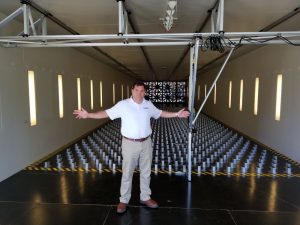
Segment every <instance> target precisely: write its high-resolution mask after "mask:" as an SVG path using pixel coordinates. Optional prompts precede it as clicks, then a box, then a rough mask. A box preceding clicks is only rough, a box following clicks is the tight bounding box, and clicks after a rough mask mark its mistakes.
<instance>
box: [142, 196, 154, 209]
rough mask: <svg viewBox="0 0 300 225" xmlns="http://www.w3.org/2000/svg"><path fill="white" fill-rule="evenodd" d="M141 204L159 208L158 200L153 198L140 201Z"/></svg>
mask: <svg viewBox="0 0 300 225" xmlns="http://www.w3.org/2000/svg"><path fill="white" fill-rule="evenodd" d="M140 202H141V204H143V205H145V206H147V207H149V208H151V209H157V208H158V204H157V202H156V201H154V200H152V199H151V198H150V199H149V200H147V201H140Z"/></svg>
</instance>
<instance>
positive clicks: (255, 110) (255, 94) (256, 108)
mask: <svg viewBox="0 0 300 225" xmlns="http://www.w3.org/2000/svg"><path fill="white" fill-rule="evenodd" d="M258 93H259V78H258V77H256V78H255V90H254V115H257V112H258Z"/></svg>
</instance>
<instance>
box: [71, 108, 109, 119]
mask: <svg viewBox="0 0 300 225" xmlns="http://www.w3.org/2000/svg"><path fill="white" fill-rule="evenodd" d="M73 114H74V115H76V119H104V118H108V115H107V113H106V112H105V111H104V110H102V111H98V112H94V113H89V112H87V111H86V110H85V109H84V108H81V110H74V112H73Z"/></svg>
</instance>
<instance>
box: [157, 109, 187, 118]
mask: <svg viewBox="0 0 300 225" xmlns="http://www.w3.org/2000/svg"><path fill="white" fill-rule="evenodd" d="M189 115H190V112H189V111H187V110H185V109H181V110H179V111H178V112H168V111H162V112H161V115H160V117H163V118H172V117H179V118H187V117H188V116H189Z"/></svg>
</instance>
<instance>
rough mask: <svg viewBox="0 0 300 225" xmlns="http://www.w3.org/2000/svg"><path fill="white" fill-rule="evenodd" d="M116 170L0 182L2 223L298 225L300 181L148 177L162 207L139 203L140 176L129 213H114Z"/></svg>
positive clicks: (23, 176) (28, 175) (39, 174)
mask: <svg viewBox="0 0 300 225" xmlns="http://www.w3.org/2000/svg"><path fill="white" fill-rule="evenodd" d="M120 178H121V176H120V174H115V175H113V174H111V173H110V174H109V173H108V174H98V173H85V172H76V173H69V172H68V173H59V172H58V173H47V172H33V171H22V172H20V173H18V174H16V175H14V176H12V177H10V178H9V179H7V180H5V181H3V182H1V183H0V224H1V225H8V224H9V225H20V224H24V225H25V224H26V225H58V224H59V225H64V224H74V225H77V224H78V225H79V224H84V225H88V224H102V225H103V224H105V225H113V224H133V225H139V224H143V225H145V224H146V225H147V224H157V225H159V224H164V225H165V224H172V225H177V224H178V225H179V224H180V225H182V224H197V225H198V224H209V225H211V224H213V225H215V224H222V225H224V224H238V225H242V224H251V225H254V224H257V225H258V224H263V225H265V224H284V225H295V224H300V195H299V188H300V179H299V178H296V177H292V178H280V177H277V178H276V179H274V178H272V177H270V178H269V177H260V178H258V177H230V178H228V177H225V176H217V177H212V176H200V177H198V176H193V177H192V182H187V181H186V177H185V176H176V175H174V174H173V175H170V176H169V175H167V174H158V175H154V174H153V175H152V181H151V187H152V192H153V193H152V197H153V199H155V200H157V201H158V203H159V205H160V208H159V209H155V210H151V209H148V208H145V207H143V206H141V205H140V204H139V179H138V173H137V174H135V176H134V181H133V193H132V199H131V201H130V205H129V209H128V211H127V212H126V213H125V214H123V215H117V213H116V206H117V204H118V197H119V185H120Z"/></svg>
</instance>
